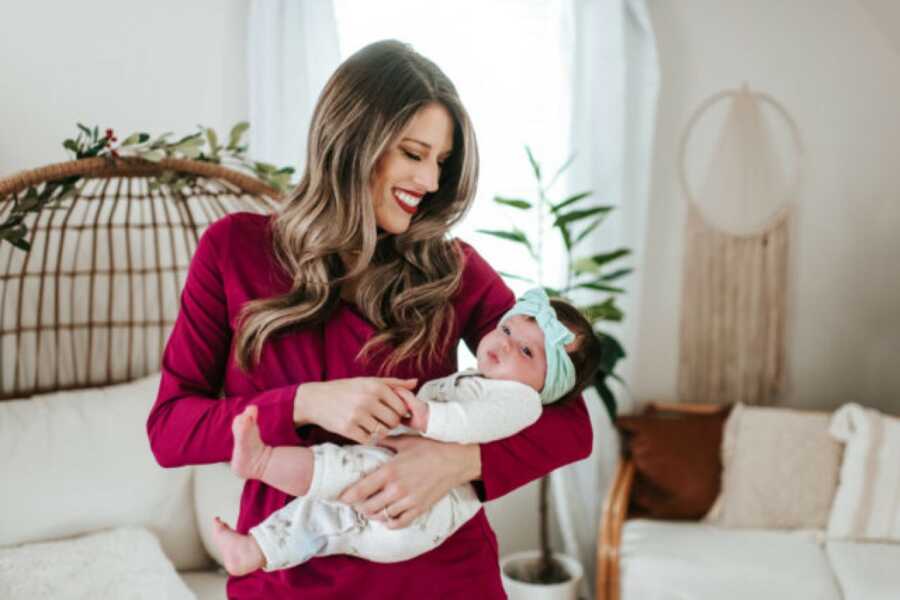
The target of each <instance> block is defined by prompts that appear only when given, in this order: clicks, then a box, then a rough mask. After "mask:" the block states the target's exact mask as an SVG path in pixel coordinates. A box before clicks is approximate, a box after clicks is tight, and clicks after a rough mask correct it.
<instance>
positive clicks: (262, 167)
mask: <svg viewBox="0 0 900 600" xmlns="http://www.w3.org/2000/svg"><path fill="white" fill-rule="evenodd" d="M253 165H254V168H255V169H256V171H257V172H258V173H266V174H268V173H274V172H275V171H276V170H277V167H276V166H275V165H272V164H269V163H264V162H255V163H253Z"/></svg>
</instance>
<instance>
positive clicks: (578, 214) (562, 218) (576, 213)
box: [553, 206, 612, 226]
mask: <svg viewBox="0 0 900 600" xmlns="http://www.w3.org/2000/svg"><path fill="white" fill-rule="evenodd" d="M610 210H612V206H595V207H593V208H584V209H581V210H573V211H572V212H567V213H565V214H563V215H558V216H557V217H556V221H554V222H553V225H554V226H559V225H568V224H569V223H575V222H576V221H580V220H582V219H587V218H588V217H593V216H594V215H598V214H601V213H602V214H603V215H606V213H608V212H609V211H610Z"/></svg>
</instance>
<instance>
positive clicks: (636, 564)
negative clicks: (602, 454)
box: [597, 405, 900, 600]
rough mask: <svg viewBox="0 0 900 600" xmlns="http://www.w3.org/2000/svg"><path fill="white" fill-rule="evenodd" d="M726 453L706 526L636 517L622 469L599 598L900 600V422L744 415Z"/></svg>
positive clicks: (729, 432)
mask: <svg viewBox="0 0 900 600" xmlns="http://www.w3.org/2000/svg"><path fill="white" fill-rule="evenodd" d="M829 422H830V426H829ZM829 433H830V435H829ZM841 438H842V439H841ZM722 456H723V474H722V491H721V493H720V496H719V499H718V500H717V502H716V506H715V507H714V508H713V510H712V511H710V514H709V515H707V517H706V519H704V520H703V521H665V520H652V519H643V518H638V519H628V518H627V514H625V510H626V509H625V507H626V506H627V502H628V497H629V495H630V493H631V489H632V485H633V474H634V470H633V467H631V466H629V462H631V461H630V460H625V461H623V463H622V465H621V466H620V469H619V472H618V474H617V478H616V482H614V484H613V486H612V488H611V492H610V495H609V496H608V498H607V503H606V506H605V515H604V524H603V526H604V528H606V531H605V534H604V532H603V531H601V534H602V535H601V547H600V552H599V554H598V556H599V557H600V563H599V565H598V571H599V572H601V573H602V575H601V577H600V578H599V579H598V590H599V592H598V596H597V597H598V599H599V600H618V599H620V598H621V599H622V600H707V599H709V600H713V599H719V598H728V599H729V600H745V599H746V600H757V599H759V598H766V599H775V600H780V599H784V600H804V599H808V600H897V599H900V419H896V418H892V417H887V416H883V415H878V414H877V413H875V412H874V411H870V410H865V409H862V408H861V407H858V406H855V405H852V406H847V407H845V408H844V409H842V410H841V411H838V413H836V414H835V415H834V416H833V417H832V416H831V415H824V414H818V415H817V414H816V413H801V412H798V411H788V410H783V409H752V410H745V411H744V412H743V413H741V411H740V410H737V409H736V410H735V411H732V414H731V416H730V417H729V420H728V424H727V425H726V427H725V435H724V438H723V444H722ZM822 507H824V511H823V510H822ZM623 517H624V518H623ZM800 522H803V525H798V523H800Z"/></svg>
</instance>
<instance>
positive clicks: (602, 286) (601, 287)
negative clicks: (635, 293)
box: [572, 282, 625, 294]
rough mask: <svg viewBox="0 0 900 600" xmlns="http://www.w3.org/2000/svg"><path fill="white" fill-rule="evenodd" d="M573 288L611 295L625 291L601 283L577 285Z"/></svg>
mask: <svg viewBox="0 0 900 600" xmlns="http://www.w3.org/2000/svg"><path fill="white" fill-rule="evenodd" d="M572 287H573V288H581V289H585V290H595V291H598V292H610V293H612V294H621V293H623V292H624V291H625V290H624V289H623V288H618V287H613V286H611V285H606V284H603V283H594V282H590V283H579V284H577V285H574V286H572Z"/></svg>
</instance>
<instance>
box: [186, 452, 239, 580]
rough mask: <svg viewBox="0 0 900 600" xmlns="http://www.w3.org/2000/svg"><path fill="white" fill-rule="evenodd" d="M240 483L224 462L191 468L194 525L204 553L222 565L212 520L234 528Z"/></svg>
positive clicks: (237, 510) (237, 511)
mask: <svg viewBox="0 0 900 600" xmlns="http://www.w3.org/2000/svg"><path fill="white" fill-rule="evenodd" d="M243 491H244V480H243V479H241V478H240V477H238V476H237V475H235V474H234V473H232V471H231V467H230V466H229V465H228V463H218V464H213V465H200V466H197V467H194V506H195V509H196V511H197V525H198V527H199V529H200V537H201V538H202V540H203V546H204V548H206V552H207V553H208V554H209V555H210V556H212V557H213V559H215V561H216V562H217V563H219V564H220V565H223V562H222V554H221V553H220V552H219V549H218V548H217V547H216V544H215V542H213V537H212V532H213V517H220V518H221V519H222V520H223V521H225V522H226V523H228V524H229V525H231V527H234V526H235V525H236V524H237V518H238V513H239V512H240V509H241V493H242V492H243Z"/></svg>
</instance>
